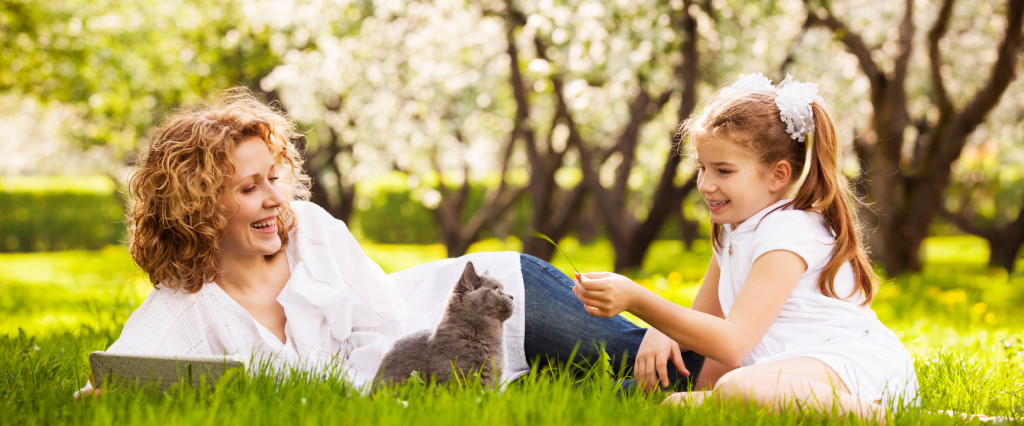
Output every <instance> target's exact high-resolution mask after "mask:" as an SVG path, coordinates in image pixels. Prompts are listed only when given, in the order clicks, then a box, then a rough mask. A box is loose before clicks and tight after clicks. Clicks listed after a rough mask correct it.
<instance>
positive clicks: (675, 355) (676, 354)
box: [672, 345, 690, 377]
mask: <svg viewBox="0 0 1024 426" xmlns="http://www.w3.org/2000/svg"><path fill="white" fill-rule="evenodd" d="M672 363H673V364H675V365H676V371H678V372H679V374H682V375H684V376H686V377H690V370H687V369H686V363H684V362H683V354H682V352H680V350H679V345H672Z"/></svg>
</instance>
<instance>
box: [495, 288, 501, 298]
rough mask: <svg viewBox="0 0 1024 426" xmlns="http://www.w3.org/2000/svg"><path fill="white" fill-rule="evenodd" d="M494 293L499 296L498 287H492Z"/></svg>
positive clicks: (499, 290)
mask: <svg viewBox="0 0 1024 426" xmlns="http://www.w3.org/2000/svg"><path fill="white" fill-rule="evenodd" d="M494 293H495V294H497V295H498V296H501V289H500V288H498V287H494Z"/></svg>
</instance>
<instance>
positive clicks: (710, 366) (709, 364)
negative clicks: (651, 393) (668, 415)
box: [661, 358, 734, 407]
mask: <svg viewBox="0 0 1024 426" xmlns="http://www.w3.org/2000/svg"><path fill="white" fill-rule="evenodd" d="M732 370H734V368H732V367H729V366H727V365H725V364H722V363H720V362H718V361H715V360H713V359H711V358H705V359H704V366H703V367H701V369H700V375H699V376H697V384H696V385H695V386H694V390H693V391H692V392H677V393H674V394H672V395H669V396H668V398H665V400H664V401H662V402H661V404H662V405H685V406H688V407H695V406H698V405H700V404H702V403H703V402H704V399H705V398H707V397H708V396H710V395H711V389H713V388H714V386H715V383H718V379H720V378H721V377H722V376H723V375H725V373H728V372H730V371H732Z"/></svg>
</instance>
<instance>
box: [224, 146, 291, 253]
mask: <svg viewBox="0 0 1024 426" xmlns="http://www.w3.org/2000/svg"><path fill="white" fill-rule="evenodd" d="M231 160H232V162H234V164H235V174H234V176H230V177H229V178H228V179H227V181H226V182H225V185H226V188H225V190H224V194H223V195H221V203H223V205H224V206H225V207H226V208H227V210H228V211H229V212H231V213H230V216H229V219H228V225H227V228H226V229H225V230H224V237H223V239H222V240H221V256H222V257H225V256H234V257H247V256H253V255H260V256H269V255H272V254H274V253H277V252H278V251H280V250H281V238H280V237H279V236H278V235H277V209H278V207H280V206H281V205H282V204H283V203H284V201H285V200H284V196H283V194H282V193H281V190H280V189H278V188H277V185H276V181H277V178H278V176H277V172H276V171H275V168H276V167H275V163H274V157H273V155H272V154H271V153H270V149H269V148H268V147H267V144H266V143H264V142H263V139H260V138H259V137H256V136H253V137H250V138H248V139H245V140H243V141H242V142H240V143H239V144H238V146H236V147H235V150H234V152H232V154H231Z"/></svg>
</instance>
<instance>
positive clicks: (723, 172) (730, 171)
mask: <svg viewBox="0 0 1024 426" xmlns="http://www.w3.org/2000/svg"><path fill="white" fill-rule="evenodd" d="M729 173H732V170H727V169H718V174H720V175H727V174H729Z"/></svg>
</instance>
